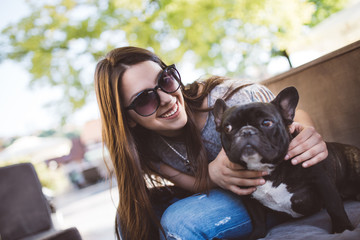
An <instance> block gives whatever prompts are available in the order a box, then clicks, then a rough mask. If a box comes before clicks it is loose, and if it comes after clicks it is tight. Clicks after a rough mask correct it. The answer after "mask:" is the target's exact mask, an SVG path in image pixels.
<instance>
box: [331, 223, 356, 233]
mask: <svg viewBox="0 0 360 240" xmlns="http://www.w3.org/2000/svg"><path fill="white" fill-rule="evenodd" d="M332 229H333V232H332V233H342V232H343V231H345V230H350V231H352V230H354V229H355V228H354V226H353V225H352V224H351V223H347V224H336V225H333V228H332Z"/></svg>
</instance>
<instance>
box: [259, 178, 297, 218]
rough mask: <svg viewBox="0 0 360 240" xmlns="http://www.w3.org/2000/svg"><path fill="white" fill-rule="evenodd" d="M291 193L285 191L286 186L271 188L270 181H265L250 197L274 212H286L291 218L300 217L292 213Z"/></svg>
mask: <svg viewBox="0 0 360 240" xmlns="http://www.w3.org/2000/svg"><path fill="white" fill-rule="evenodd" d="M292 195H293V194H292V193H289V191H288V190H287V189H286V185H285V184H283V183H281V184H280V185H279V186H278V187H273V186H272V182H271V181H266V183H265V184H264V185H262V186H258V187H257V188H256V191H255V192H253V193H252V196H253V197H254V198H255V199H257V200H258V201H259V202H261V203H262V204H263V205H265V206H267V207H268V208H271V209H273V210H276V211H280V212H286V213H288V214H290V215H291V216H292V217H295V218H297V217H301V216H302V215H301V214H299V213H297V212H294V211H293V210H292V209H291V197H292Z"/></svg>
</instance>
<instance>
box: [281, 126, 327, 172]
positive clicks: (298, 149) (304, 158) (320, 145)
mask: <svg viewBox="0 0 360 240" xmlns="http://www.w3.org/2000/svg"><path fill="white" fill-rule="evenodd" d="M294 132H297V133H298V135H297V136H296V137H295V138H294V139H293V140H292V141H291V142H290V145H289V150H288V153H287V155H286V157H285V160H288V159H291V158H293V157H294V158H293V159H291V162H292V164H294V165H296V164H298V163H302V166H303V167H305V168H306V167H310V166H312V165H315V164H317V163H318V162H320V161H322V160H324V159H325V158H326V157H327V155H328V151H327V148H326V144H325V142H324V141H323V139H322V137H321V135H320V134H319V133H318V132H316V130H315V128H314V127H311V126H310V127H308V126H304V125H302V124H300V123H298V122H293V123H292V124H291V125H290V133H294Z"/></svg>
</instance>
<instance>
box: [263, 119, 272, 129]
mask: <svg viewBox="0 0 360 240" xmlns="http://www.w3.org/2000/svg"><path fill="white" fill-rule="evenodd" d="M273 124H274V123H273V122H272V121H271V120H267V119H266V120H264V121H263V122H262V123H261V125H263V126H264V127H271V126H272V125H273Z"/></svg>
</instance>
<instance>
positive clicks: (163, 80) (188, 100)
mask: <svg viewBox="0 0 360 240" xmlns="http://www.w3.org/2000/svg"><path fill="white" fill-rule="evenodd" d="M95 89H96V95H97V100H98V104H99V108H100V113H101V121H102V134H103V141H104V143H105V145H106V147H107V148H108V150H109V153H110V157H111V160H112V163H113V167H114V174H115V175H116V178H117V183H118V191H119V197H120V201H119V206H118V209H117V215H118V217H117V219H116V226H117V227H116V230H117V235H118V237H120V236H119V235H120V233H119V231H118V230H120V232H121V236H122V237H123V239H156V238H159V229H160V230H161V231H160V238H161V239H212V238H232V237H241V236H246V235H247V234H248V233H249V232H250V231H251V223H250V220H249V216H248V215H247V213H246V210H245V209H244V207H243V205H242V203H241V200H240V198H239V196H238V195H247V194H250V193H252V192H253V191H254V190H255V188H256V186H258V185H261V184H264V179H263V178H262V176H264V175H266V174H267V173H266V172H256V171H246V170H244V169H242V168H241V166H238V165H236V164H234V163H231V162H230V161H229V160H228V158H227V157H226V155H225V153H224V151H223V150H222V148H221V143H220V138H219V137H218V133H217V132H216V130H215V125H214V121H213V116H212V114H211V113H209V110H210V107H211V105H212V104H213V102H214V101H215V100H216V98H218V97H223V98H224V99H226V101H227V103H228V105H234V104H244V103H247V102H251V101H270V100H271V99H272V98H273V96H272V94H271V92H270V91H269V90H267V89H266V88H265V87H263V86H260V85H257V84H243V85H242V86H241V85H240V86H239V83H237V84H236V83H235V82H231V81H228V80H226V79H224V78H220V77H212V78H209V79H207V80H205V81H203V82H194V83H193V84H191V85H189V86H183V85H182V83H181V80H180V74H179V73H178V71H177V70H176V68H175V66H174V65H170V66H167V65H166V64H165V63H164V62H163V61H161V60H160V59H159V58H158V57H157V56H156V55H155V54H153V53H151V52H150V51H147V50H145V49H141V48H136V47H124V48H118V49H114V50H112V51H111V52H109V53H108V54H107V55H106V57H105V58H104V59H102V60H101V61H100V62H99V63H98V65H97V67H96V72H95ZM295 120H296V121H297V122H299V123H294V124H293V125H292V126H291V131H292V132H294V131H297V132H299V134H298V136H297V137H296V138H295V139H294V140H293V141H292V142H291V144H290V147H289V152H288V155H287V157H286V159H289V158H291V157H293V156H296V158H294V159H293V160H292V161H293V164H298V163H302V164H303V166H304V167H308V166H311V165H313V164H316V163H317V162H319V161H321V160H323V159H324V158H325V157H326V156H327V149H326V146H325V143H324V142H323V140H322V139H321V136H320V135H319V134H318V133H317V132H316V131H315V130H314V128H313V127H306V126H311V125H312V122H311V120H310V118H309V117H308V116H307V114H306V113H304V112H302V111H300V110H299V111H297V113H296V116H295ZM144 177H145V178H144ZM161 179H166V180H169V181H171V182H172V183H173V184H174V185H175V186H177V187H179V188H180V189H184V190H186V192H191V193H199V192H202V193H204V192H207V193H208V194H207V195H200V196H199V195H195V196H190V197H186V198H183V199H181V200H178V198H173V197H170V198H169V199H165V200H164V201H162V204H160V203H159V198H158V197H156V196H157V195H156V194H153V192H154V189H157V188H154V186H157V185H159V183H160V184H161V183H164V182H161ZM149 186H150V187H153V188H151V189H152V190H151V191H150V190H149V189H150V188H149ZM174 195H176V194H174ZM185 195H186V194H185ZM154 196H155V197H154ZM182 197H183V196H181V197H180V198H182ZM154 199H155V200H154ZM177 200H178V201H177ZM172 203H173V204H172ZM170 204H172V205H171V206H170V207H168V206H169V205H170ZM165 209H166V211H165V213H163V212H164V210H165ZM160 219H161V220H160ZM160 222H161V224H160ZM276 222H277V221H276V220H274V221H273V224H274V223H276Z"/></svg>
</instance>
